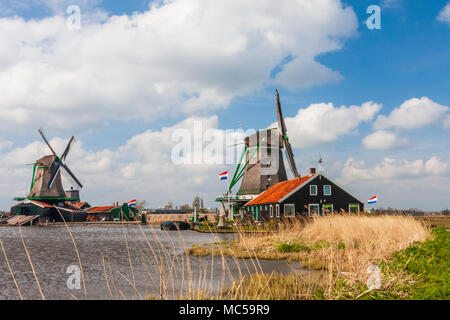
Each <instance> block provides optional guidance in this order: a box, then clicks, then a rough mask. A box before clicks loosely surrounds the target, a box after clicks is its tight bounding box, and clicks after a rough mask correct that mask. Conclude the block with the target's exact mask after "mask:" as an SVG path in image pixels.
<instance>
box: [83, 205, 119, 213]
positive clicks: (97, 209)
mask: <svg viewBox="0 0 450 320" xmlns="http://www.w3.org/2000/svg"><path fill="white" fill-rule="evenodd" d="M114 208H118V207H117V206H98V207H92V208H89V209H87V211H88V212H89V213H96V212H109V211H111V210H112V209H114Z"/></svg>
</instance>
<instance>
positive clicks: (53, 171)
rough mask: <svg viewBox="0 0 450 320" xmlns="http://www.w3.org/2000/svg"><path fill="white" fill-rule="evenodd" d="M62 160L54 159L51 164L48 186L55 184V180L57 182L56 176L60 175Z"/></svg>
mask: <svg viewBox="0 0 450 320" xmlns="http://www.w3.org/2000/svg"><path fill="white" fill-rule="evenodd" d="M61 165H62V163H61V162H56V161H54V162H53V163H52V164H51V166H50V169H49V170H50V174H51V178H50V182H49V183H48V188H49V189H51V188H52V186H53V182H55V179H56V177H57V176H58V173H59V170H61Z"/></svg>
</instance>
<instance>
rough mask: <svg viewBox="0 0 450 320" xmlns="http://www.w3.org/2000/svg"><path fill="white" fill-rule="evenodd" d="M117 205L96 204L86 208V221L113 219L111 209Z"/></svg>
mask: <svg viewBox="0 0 450 320" xmlns="http://www.w3.org/2000/svg"><path fill="white" fill-rule="evenodd" d="M116 208H118V206H116V205H114V206H96V207H90V208H88V209H87V212H88V218H87V219H88V221H102V220H103V221H111V220H113V214H112V211H113V210H114V209H116Z"/></svg>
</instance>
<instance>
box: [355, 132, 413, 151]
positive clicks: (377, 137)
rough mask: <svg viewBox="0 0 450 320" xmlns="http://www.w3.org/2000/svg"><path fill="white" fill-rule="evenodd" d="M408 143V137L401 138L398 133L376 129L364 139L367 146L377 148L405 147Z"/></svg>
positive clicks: (364, 144)
mask: <svg viewBox="0 0 450 320" xmlns="http://www.w3.org/2000/svg"><path fill="white" fill-rule="evenodd" d="M408 144H409V141H408V139H405V138H400V137H398V136H397V134H396V133H394V132H389V131H384V130H380V131H376V132H374V133H372V134H370V135H368V136H367V137H365V138H364V140H363V146H364V147H365V148H367V149H375V150H386V149H396V148H403V147H406V146H407V145H408Z"/></svg>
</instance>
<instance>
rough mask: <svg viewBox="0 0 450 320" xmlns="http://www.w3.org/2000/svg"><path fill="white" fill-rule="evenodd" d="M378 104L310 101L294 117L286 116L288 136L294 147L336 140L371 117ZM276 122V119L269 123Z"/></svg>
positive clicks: (378, 107)
mask: <svg viewBox="0 0 450 320" xmlns="http://www.w3.org/2000/svg"><path fill="white" fill-rule="evenodd" d="M381 108H382V106H381V105H380V104H377V103H374V102H366V103H363V104H362V105H361V106H350V107H346V106H341V107H335V106H334V105H333V104H332V103H319V104H312V105H310V106H309V107H307V108H305V109H300V110H299V111H298V113H297V115H296V116H295V117H293V118H285V122H286V126H287V130H288V135H289V139H290V141H291V143H292V144H293V146H294V147H296V148H305V147H311V146H317V145H320V144H324V143H329V142H333V141H336V140H338V139H339V137H340V136H343V135H347V134H351V133H352V132H353V131H354V130H355V129H356V128H358V126H359V125H360V124H361V123H362V122H366V121H370V120H372V119H373V118H374V117H375V115H376V114H377V113H378V112H379V111H380V110H381ZM276 126H277V124H276V123H274V124H272V125H271V127H276Z"/></svg>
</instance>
